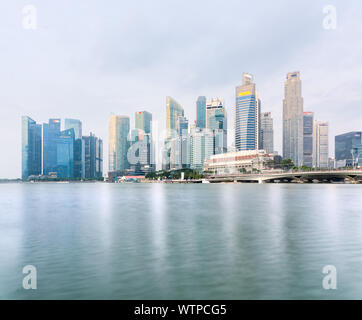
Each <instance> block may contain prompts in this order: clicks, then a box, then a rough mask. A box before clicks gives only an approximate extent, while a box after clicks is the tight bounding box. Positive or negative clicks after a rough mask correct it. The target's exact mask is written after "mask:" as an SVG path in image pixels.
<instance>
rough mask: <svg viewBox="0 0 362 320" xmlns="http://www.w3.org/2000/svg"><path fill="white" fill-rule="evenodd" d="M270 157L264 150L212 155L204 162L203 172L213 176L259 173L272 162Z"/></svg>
mask: <svg viewBox="0 0 362 320" xmlns="http://www.w3.org/2000/svg"><path fill="white" fill-rule="evenodd" d="M272 159H273V157H272V155H269V154H267V153H265V151H264V150H247V151H236V152H228V153H225V154H218V155H213V156H211V157H210V159H209V160H205V163H204V171H208V172H211V173H213V174H238V173H241V172H252V171H253V170H258V171H261V170H263V169H264V167H265V164H266V163H267V162H268V161H270V160H272Z"/></svg>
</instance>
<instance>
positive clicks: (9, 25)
mask: <svg viewBox="0 0 362 320" xmlns="http://www.w3.org/2000/svg"><path fill="white" fill-rule="evenodd" d="M68 3H70V2H68ZM215 4H216V3H212V2H211V3H210V2H208V6H210V7H208V6H206V7H205V8H204V9H205V12H204V14H201V15H199V16H198V20H197V19H196V18H194V17H192V16H187V15H185V16H186V17H187V19H189V20H190V25H193V26H194V27H195V28H196V30H197V31H198V32H194V31H193V32H192V33H191V32H189V31H188V30H185V29H184V28H181V25H183V24H176V25H173V26H172V27H171V30H169V32H172V34H173V39H174V40H173V41H172V44H173V45H172V46H169V45H167V44H165V45H164V46H161V50H160V49H157V45H156V46H153V42H152V43H150V42H146V43H143V42H142V41H134V40H135V39H138V40H142V39H143V36H142V35H141V33H139V32H138V31H137V30H145V29H143V27H147V26H149V25H150V24H149V23H150V22H153V19H157V15H156V17H154V16H151V15H149V14H148V13H147V10H148V8H149V6H150V4H147V3H145V4H144V6H143V7H142V10H141V16H139V13H140V12H139V11H138V9H137V10H136V7H137V8H138V6H136V5H135V4H127V10H126V11H127V15H128V16H131V17H133V18H134V19H133V20H132V24H131V23H130V22H129V20H126V21H125V20H123V21H124V22H122V23H121V22H118V20H121V19H116V16H115V15H111V16H110V17H109V21H110V22H109V24H106V23H105V21H106V20H105V17H106V15H104V14H105V13H107V14H108V13H109V9H106V8H101V6H100V5H96V4H92V5H90V6H89V8H88V9H84V8H83V7H82V6H81V5H74V8H73V9H74V12H75V13H76V14H75V15H74V16H71V17H69V20H67V21H68V22H67V25H68V27H65V25H64V21H65V17H64V15H63V14H59V12H62V10H61V9H62V8H63V6H64V5H67V2H64V3H62V4H56V5H55V8H58V9H59V10H56V9H52V8H51V7H50V5H48V4H46V3H39V5H38V7H39V15H38V23H39V26H38V29H37V30H34V31H30V30H24V29H22V27H21V9H22V6H21V5H19V4H2V6H3V8H2V9H3V10H1V14H2V19H1V25H2V27H3V28H5V29H6V30H7V31H8V36H7V37H5V39H4V40H1V41H2V42H1V44H3V45H5V42H4V41H6V39H8V38H9V37H11V40H12V45H11V46H8V45H7V48H8V50H7V51H5V52H3V59H2V60H1V63H2V70H3V72H2V75H1V76H0V82H1V84H2V88H3V89H2V92H3V94H2V96H1V98H0V103H1V106H2V108H1V111H0V116H1V119H2V120H3V125H2V126H1V128H0V145H1V147H2V148H5V149H6V150H8V153H7V157H6V158H4V159H2V160H1V163H0V177H2V178H16V177H19V175H20V174H19V173H20V172H21V161H20V160H18V159H19V156H18V155H19V154H20V152H21V145H20V141H21V137H20V134H19V132H20V131H21V130H20V127H21V121H20V120H19V119H20V117H21V116H22V115H29V116H30V117H31V118H33V119H36V121H37V122H40V123H42V122H45V121H46V120H47V119H48V118H50V117H55V118H67V117H70V118H74V119H81V120H82V121H84V126H85V127H84V128H83V129H84V130H85V132H89V131H91V130H92V131H94V132H95V133H96V134H97V136H100V137H102V138H103V139H104V144H105V150H104V154H105V159H104V163H106V164H107V163H108V159H107V155H108V150H107V149H108V143H107V139H108V130H107V123H108V118H109V115H110V113H111V112H114V113H116V114H127V115H129V116H130V121H131V123H134V119H133V116H134V114H133V113H134V112H135V111H136V110H147V111H149V112H151V113H152V114H153V117H154V119H155V121H157V122H158V123H159V126H160V128H162V129H163V128H164V115H163V113H164V99H165V95H166V94H169V95H170V96H172V97H174V98H175V99H176V100H177V101H178V102H179V103H180V104H181V105H182V106H183V107H184V109H185V116H186V118H188V119H189V120H190V123H192V121H193V120H194V119H195V101H196V99H197V97H198V96H200V95H204V96H207V97H214V96H217V97H222V98H223V99H224V100H225V106H226V109H227V111H228V116H229V119H228V120H229V124H230V123H233V120H234V119H233V104H234V100H235V97H234V90H233V88H235V86H236V85H237V84H239V83H240V78H241V74H242V72H244V71H246V72H250V73H252V74H253V76H254V78H255V79H254V80H255V83H256V84H257V88H258V92H259V93H260V95H261V100H262V110H263V111H270V112H272V115H273V119H274V129H275V149H276V150H277V151H278V152H279V154H282V147H281V142H282V140H281V134H280V127H281V118H282V111H281V110H282V102H281V101H282V99H283V83H282V81H283V79H284V78H285V74H286V73H287V72H290V71H293V70H300V71H301V73H302V81H303V98H304V109H305V110H311V111H313V112H314V113H315V117H316V119H318V120H323V121H328V122H329V129H330V133H329V134H330V139H329V141H330V143H329V147H330V150H331V152H330V155H331V156H332V155H333V152H334V139H333V137H334V136H336V135H338V134H342V133H346V132H351V131H360V130H361V128H360V123H361V116H360V115H359V113H358V111H359V110H360V105H361V101H362V95H361V93H360V90H359V88H360V87H361V79H359V76H358V74H359V73H360V70H361V65H360V63H359V58H358V57H359V56H361V53H362V47H361V46H360V45H359V43H358V41H357V42H356V41H353V39H354V38H356V37H358V33H357V31H358V29H359V28H360V27H361V24H362V23H361V21H359V20H358V19H357V18H356V17H355V16H354V15H353V12H354V11H356V10H357V11H358V10H360V9H361V7H362V5H361V4H350V3H348V4H344V5H343V7H342V6H336V7H337V13H338V25H337V28H336V29H335V30H326V29H324V28H323V19H324V17H325V15H324V14H323V11H322V9H323V6H324V5H326V4H328V3H327V2H326V3H314V2H311V1H310V2H308V1H307V2H305V3H303V4H297V5H295V7H293V8H289V7H288V6H286V5H285V4H286V2H285V1H277V2H276V3H273V6H270V7H268V9H267V10H266V11H265V12H262V13H260V14H261V16H260V17H258V19H254V20H255V21H254V20H253V19H250V20H249V19H247V21H238V20H236V17H237V12H238V9H240V8H242V7H243V4H242V3H240V4H239V3H229V4H222V5H221V4H219V10H218V16H219V14H220V13H224V15H225V16H228V17H230V19H228V20H230V23H225V24H224V25H220V24H217V25H213V26H210V28H211V29H209V30H208V29H203V27H202V22H203V21H204V20H205V19H206V18H208V17H209V16H210V15H209V14H210V13H211V14H212V12H214V8H215V6H214V5H215ZM117 5H118V4H117V3H116V2H114V3H113V6H115V7H117ZM152 6H153V7H156V8H162V9H165V11H166V12H170V13H171V12H172V10H171V8H168V7H166V8H164V4H163V3H160V2H157V1H156V2H155V3H153V4H152ZM176 6H177V9H179V10H178V11H179V12H187V10H190V7H189V6H187V5H186V4H181V3H179V4H177V5H176ZM202 6H203V4H202V3H198V4H195V5H194V8H195V10H197V9H200V8H201V7H202ZM250 6H251V8H252V7H253V6H256V5H255V4H250ZM211 9H212V10H211ZM81 10H86V11H87V12H86V13H87V14H86V15H85V16H84V18H82V19H84V20H82V24H79V23H78V22H79V15H78V13H79V12H81ZM121 11H122V10H121ZM234 11H235V15H234V13H233V12H234ZM250 11H251V12H253V10H250ZM8 13H10V14H8ZM304 13H305V14H304ZM214 14H215V13H214ZM251 14H252V15H253V13H251ZM14 17H19V20H18V21H16V20H12V19H14ZM75 17H77V18H75ZM95 17H97V18H96V19H95ZM141 17H143V18H145V19H141ZM158 17H159V16H158ZM233 17H234V18H235V19H233ZM172 18H173V16H172V14H171V16H169V17H168V18H167V21H171V20H172ZM169 19H170V20H169ZM94 21H96V22H95V25H93V27H91V26H92V23H93V22H94ZM155 21H157V20H155ZM167 21H166V22H164V23H167ZM223 21H224V20H223ZM236 21H237V22H236ZM260 21H264V23H263V24H260ZM273 21H283V23H279V24H278V23H277V24H273V28H274V29H273V32H272V34H273V37H274V38H273V39H274V41H273V42H270V41H269V40H268V37H269V35H270V34H269V33H270V32H271V30H270V31H269V30H268V28H265V24H271V23H273ZM286 24H288V25H290V26H292V28H290V30H285V29H286V28H285V25H286ZM75 26H76V27H75ZM95 26H97V28H98V27H99V28H98V29H96V28H94V27H95ZM131 26H134V29H132V28H131ZM152 26H153V27H152V28H151V29H148V30H147V31H146V35H147V38H149V39H155V40H156V43H157V41H162V43H163V42H164V40H165V39H167V37H168V36H169V35H167V34H168V32H167V34H164V33H162V29H163V26H164V25H160V24H152ZM125 27H127V28H128V30H129V31H130V32H129V33H125V32H124V31H122V30H125ZM138 27H139V29H137V28H138ZM89 28H91V29H90V30H93V31H95V30H98V32H97V33H95V34H94V33H93V34H92V32H89ZM130 28H131V30H130ZM195 28H193V29H195ZM146 29H147V28H146ZM243 30H250V31H252V32H253V33H254V34H255V35H256V36H255V37H253V38H254V39H259V40H258V41H255V40H251V39H245V41H244V42H242V43H239V44H238V43H236V44H233V46H231V47H230V46H229V45H230V44H231V43H232V41H231V39H230V36H227V34H229V33H230V31H231V32H232V33H231V34H235V33H239V32H243ZM110 32H112V35H114V37H118V38H119V39H123V40H124V41H126V42H127V43H128V44H130V46H128V47H129V48H130V50H129V51H123V49H121V47H120V46H118V45H117V44H115V43H114V41H110V42H107V41H106V40H105V39H107V37H106V35H108V34H109V33H110ZM88 34H89V35H88ZM296 34H298V37H296V36H295V35H296ZM158 35H159V36H158ZM211 35H214V36H213V38H212V41H211V40H210V41H208V39H209V38H208V36H211ZM79 36H81V37H82V38H83V41H82V43H81V44H79V43H78V41H75V39H77V38H79ZM51 39H57V41H56V42H55V41H53V40H51ZM223 39H225V40H223ZM260 39H262V40H261V41H260ZM175 41H177V46H176V47H175V46H174V44H175ZM224 41H226V43H227V45H223V44H225V42H224ZM50 44H51V48H49V45H50ZM286 44H288V45H286ZM208 45H211V47H209V48H210V49H213V48H215V50H208V54H209V55H205V50H204V47H208ZM245 47H249V48H252V49H257V52H258V54H257V55H251V54H249V53H248V52H250V51H248V50H243V49H244V48H245ZM346 47H348V48H349V49H350V51H351V52H353V54H351V55H349V56H348V57H346V56H345V49H344V48H346ZM90 48H95V50H92V51H90V50H89V49H90ZM216 48H217V50H216ZM193 50H194V51H193ZM25 51H26V52H27V53H28V54H27V55H25V56H24V55H22V52H25ZM244 51H246V52H244ZM187 52H193V54H192V55H187V54H185V53H187ZM265 52H268V54H265ZM134 53H136V55H135V54H134ZM146 53H147V54H146ZM19 55H21V56H22V58H21V59H19ZM134 57H135V60H133V58H134ZM271 59H272V60H273V63H270V60H271ZM166 61H167V63H166ZM213 61H218V62H219V63H217V64H215V63H213ZM94 62H95V63H94ZM35 65H36V69H35V68H34V66H35ZM156 70H157V71H156ZM151 75H156V76H155V77H153V78H152V80H150V79H151ZM150 81H152V85H151V86H147V85H146V83H150ZM140 87H142V88H143V90H144V91H143V93H142V94H140V93H139V92H140V90H139V88H140ZM120 88H121V89H120ZM341 114H343V117H341V116H340V115H341ZM230 129H232V126H231V125H229V132H230ZM9 133H10V134H9ZM228 141H233V137H230V136H228ZM104 169H105V170H107V166H106V165H105V167H104Z"/></svg>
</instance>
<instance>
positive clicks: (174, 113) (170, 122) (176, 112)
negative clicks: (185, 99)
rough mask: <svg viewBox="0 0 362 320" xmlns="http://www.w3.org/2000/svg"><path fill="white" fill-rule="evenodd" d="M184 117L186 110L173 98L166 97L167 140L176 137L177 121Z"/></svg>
mask: <svg viewBox="0 0 362 320" xmlns="http://www.w3.org/2000/svg"><path fill="white" fill-rule="evenodd" d="M180 116H181V117H183V116H184V109H183V108H182V106H181V105H180V104H179V103H178V102H177V101H176V100H175V99H173V98H171V97H166V130H167V139H170V138H171V137H174V136H175V135H176V130H177V119H178V117H180Z"/></svg>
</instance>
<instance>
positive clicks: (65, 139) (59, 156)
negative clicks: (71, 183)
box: [52, 128, 75, 178]
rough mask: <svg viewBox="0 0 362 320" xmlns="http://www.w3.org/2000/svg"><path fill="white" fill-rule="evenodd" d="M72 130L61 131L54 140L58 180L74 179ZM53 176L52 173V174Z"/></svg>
mask: <svg viewBox="0 0 362 320" xmlns="http://www.w3.org/2000/svg"><path fill="white" fill-rule="evenodd" d="M74 142H75V134H74V129H73V128H71V129H67V130H64V131H61V132H60V134H59V136H58V138H57V139H56V150H57V153H56V171H55V172H56V176H57V177H58V178H73V177H74ZM52 174H53V173H52Z"/></svg>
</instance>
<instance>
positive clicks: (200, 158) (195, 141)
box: [190, 128, 214, 170]
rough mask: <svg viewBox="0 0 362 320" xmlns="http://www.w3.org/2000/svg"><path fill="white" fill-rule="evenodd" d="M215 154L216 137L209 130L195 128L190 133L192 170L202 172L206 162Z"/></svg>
mask: <svg viewBox="0 0 362 320" xmlns="http://www.w3.org/2000/svg"><path fill="white" fill-rule="evenodd" d="M213 154H214V136H213V133H212V131H210V130H208V129H204V130H203V129H200V128H195V129H192V130H191V133H190V168H191V169H195V170H202V168H203V165H204V161H205V160H207V159H210V157H211V156H212V155H213Z"/></svg>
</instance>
